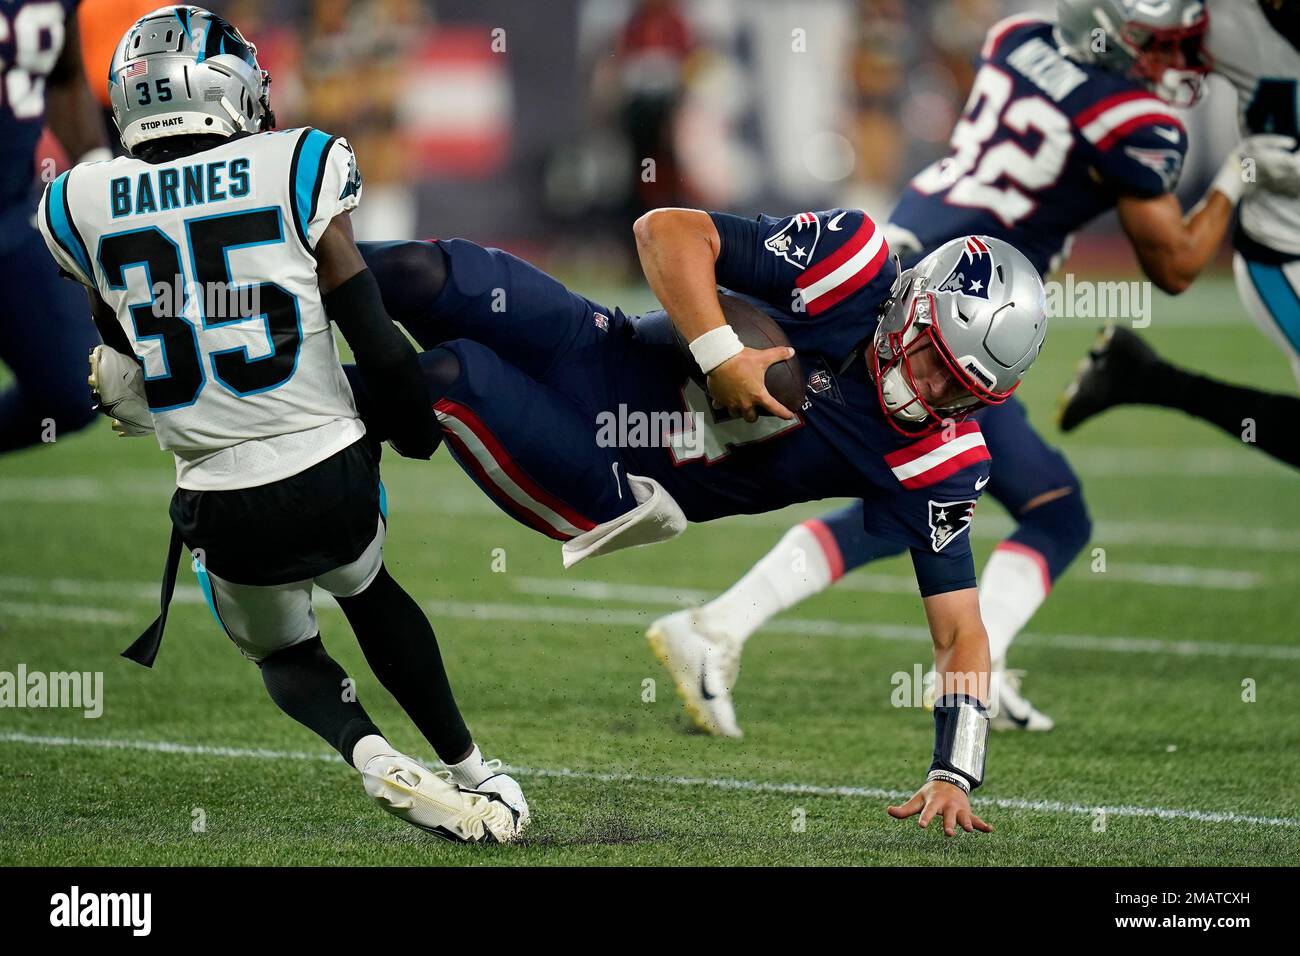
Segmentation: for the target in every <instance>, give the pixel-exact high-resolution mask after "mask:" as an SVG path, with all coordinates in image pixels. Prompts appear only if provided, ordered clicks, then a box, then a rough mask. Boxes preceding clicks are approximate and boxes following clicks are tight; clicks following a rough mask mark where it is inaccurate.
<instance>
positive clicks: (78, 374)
mask: <svg viewBox="0 0 1300 956" xmlns="http://www.w3.org/2000/svg"><path fill="white" fill-rule="evenodd" d="M21 228H22V229H23V231H24V232H25V233H26V235H24V236H23V237H22V238H21V239H20V240H19V241H18V242H17V243H15V244H14V245H13V246H12V247H10V248H9V249H7V250H4V251H3V252H0V361H3V362H4V364H5V365H7V366H8V367H9V371H10V372H12V373H13V376H14V379H15V381H14V382H11V383H10V384H9V385H8V386H6V387H5V388H4V389H3V390H0V452H6V451H11V450H13V449H15V448H25V447H26V446H28V445H35V444H39V443H40V442H41V441H42V440H45V438H46V437H47V436H48V435H49V434H50V432H49V431H48V430H47V423H48V422H53V423H54V425H53V432H52V434H53V437H55V438H62V437H63V436H65V435H69V434H71V433H72V432H75V431H77V430H78V429H80V428H84V427H85V426H86V425H87V424H89V423H90V420H91V419H92V418H93V417H94V414H95V413H94V412H93V411H92V410H91V407H90V406H91V399H90V390H89V388H87V386H86V374H87V365H86V356H87V355H88V354H89V353H90V350H91V349H92V348H94V347H95V346H96V345H98V344H99V334H98V333H97V332H96V331H95V326H94V324H93V323H92V322H91V320H90V308H89V305H88V304H87V302H86V294H85V291H84V290H83V289H82V288H81V287H80V286H79V285H78V284H77V283H75V282H72V281H71V280H68V279H64V278H61V277H60V276H59V273H58V269H57V268H56V267H55V265H54V260H53V259H51V258H50V253H49V250H47V249H46V248H45V243H44V242H43V241H42V240H41V236H40V234H39V233H38V232H36V230H34V229H32V228H31V227H30V226H28V225H27V224H26V223H25V222H23V224H22V226H21Z"/></svg>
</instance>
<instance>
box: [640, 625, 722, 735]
mask: <svg viewBox="0 0 1300 956" xmlns="http://www.w3.org/2000/svg"><path fill="white" fill-rule="evenodd" d="M645 636H646V640H647V641H649V642H650V648H651V650H653V651H654V654H655V657H657V658H659V663H661V664H663V665H664V667H666V668H668V673H670V674H671V675H672V678H673V683H674V684H676V685H677V693H678V695H679V696H680V697H681V698H682V702H683V703H684V704H685V706H686V713H687V715H689V716H690V718H691V723H693V724H694V725H695V726H696V727H697V728H699V729H700V730H702V731H704V732H705V733H706V734H713V735H714V736H716V737H743V736H744V734H743V733H742V732H741V730H740V725H739V724H737V723H736V708H735V705H733V704H732V702H731V692H732V690H734V689H735V686H736V681H737V680H739V678H740V648H741V642H740V641H738V640H736V639H735V638H733V637H728V636H726V635H715V634H709V633H706V632H705V631H704V630H703V629H702V628H701V627H700V626H699V625H698V623H697V622H696V620H695V611H693V610H691V609H689V608H688V609H687V610H685V611H677V612H676V613H675V614H669V615H668V616H667V617H661V618H659V620H657V621H655V622H654V623H653V624H651V625H650V628H649V629H648V630H647V631H646V634H645Z"/></svg>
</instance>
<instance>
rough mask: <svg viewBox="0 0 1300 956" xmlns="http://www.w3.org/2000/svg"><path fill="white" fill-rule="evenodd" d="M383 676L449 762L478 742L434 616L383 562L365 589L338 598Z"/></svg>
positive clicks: (368, 657) (369, 658)
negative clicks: (445, 661)
mask: <svg viewBox="0 0 1300 956" xmlns="http://www.w3.org/2000/svg"><path fill="white" fill-rule="evenodd" d="M336 600H337V601H338V602H339V607H341V608H342V609H343V613H344V614H345V615H346V616H347V619H348V623H349V624H351V625H352V630H353V631H355V632H356V635H357V641H358V643H360V644H361V650H362V652H363V653H364V654H365V655H366V660H367V661H368V662H369V663H370V669H371V670H373V671H374V672H375V676H376V677H378V678H379V682H380V683H381V684H383V685H384V687H385V688H386V689H387V690H388V692H389V693H390V694H392V695H393V697H394V698H396V700H397V703H398V704H400V705H401V707H402V710H404V711H406V713H407V716H409V717H410V718H411V720H412V721H413V722H414V723H415V726H416V727H418V728H420V733H422V734H424V736H425V737H426V738H427V739H428V741H429V743H430V744H432V745H433V749H434V751H435V752H437V754H438V757H439V759H441V760H442V761H443V762H444V763H455V762H456V761H458V760H461V759H462V758H463V757H464V756H465V755H466V754H467V753H468V752H469V751H470V749H471V747H473V740H472V738H471V737H470V734H469V729H468V728H467V727H466V726H465V721H464V720H463V719H462V718H461V716H460V710H459V709H458V708H457V707H456V698H455V697H454V696H452V692H451V684H450V683H449V682H448V680H447V672H446V670H445V669H444V668H443V666H442V655H441V654H440V653H439V652H438V639H437V638H436V637H434V634H433V627H432V625H430V624H429V619H428V618H427V617H425V616H424V612H423V611H421V610H420V605H418V604H416V603H415V600H414V599H413V598H412V597H411V596H410V595H409V594H407V593H406V592H405V591H403V590H402V587H401V585H399V584H398V583H397V582H396V581H394V580H393V578H392V577H391V576H390V575H389V573H388V569H387V568H380V569H379V575H378V576H377V577H376V578H375V580H374V581H373V582H372V583H371V585H370V587H368V588H366V589H365V590H364V591H362V592H361V593H360V594H358V595H356V596H354V597H349V598H337V599H336Z"/></svg>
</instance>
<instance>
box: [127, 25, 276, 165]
mask: <svg viewBox="0 0 1300 956" xmlns="http://www.w3.org/2000/svg"><path fill="white" fill-rule="evenodd" d="M270 85H271V77H270V75H269V74H267V72H266V71H265V70H263V69H262V68H261V67H259V66H258V65H257V48H256V47H255V46H253V44H251V43H249V42H248V41H247V40H245V39H244V38H243V36H242V35H240V32H239V31H238V30H236V29H235V27H234V26H233V25H231V24H230V23H228V22H226V21H225V20H223V19H222V18H221V17H219V16H217V15H216V14H215V13H211V12H209V11H207V10H204V9H203V8H202V7H191V6H173V7H160V8H159V9H157V10H154V11H153V12H152V13H147V14H145V15H144V16H143V17H141V18H140V19H139V20H137V21H136V22H135V23H134V24H132V25H131V28H130V29H129V30H127V31H126V33H125V34H124V35H123V37H122V39H121V41H120V42H119V43H118V45H117V52H116V53H114V54H113V63H112V66H110V67H109V71H108V97H109V101H110V102H111V104H112V106H113V122H114V123H115V124H116V125H117V131H118V133H119V134H121V137H122V145H123V146H125V147H126V148H127V151H128V152H131V153H134V152H135V150H136V148H137V147H138V146H139V145H140V144H141V143H147V142H149V141H150V140H155V139H162V138H163V137H167V136H185V135H193V134H196V133H197V134H202V133H207V134H214V135H217V136H234V135H235V134H236V133H241V132H246V133H256V132H258V131H259V130H263V129H272V128H274V126H275V114H274V113H272V112H271V105H270V101H269V90H270Z"/></svg>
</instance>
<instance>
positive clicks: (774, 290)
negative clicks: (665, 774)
mask: <svg viewBox="0 0 1300 956" xmlns="http://www.w3.org/2000/svg"><path fill="white" fill-rule="evenodd" d="M635 231H636V238H637V244H638V249H639V251H640V254H641V261H642V265H643V268H644V271H645V274H646V277H647V279H648V280H649V283H650V286H651V288H652V289H653V290H654V292H655V293H656V295H657V296H658V298H659V300H660V302H661V303H662V305H663V306H664V310H663V311H660V312H655V313H650V314H647V315H644V316H627V315H624V314H623V312H621V311H620V310H617V309H608V308H605V307H603V306H601V305H599V304H597V303H595V302H592V301H591V300H589V299H586V298H584V297H582V296H580V295H577V294H575V293H573V292H570V291H569V290H567V289H566V288H565V287H564V286H563V285H561V284H560V283H559V282H557V281H556V280H555V279H553V278H551V277H550V276H548V275H546V274H545V273H543V272H541V271H539V270H538V269H536V268H534V267H533V266H531V265H529V264H528V263H526V262H523V261H522V260H520V259H517V258H515V257H514V256H511V255H509V254H507V253H505V252H502V251H501V250H497V249H485V248H483V247H481V246H478V245H475V244H474V243H471V242H467V241H465V240H460V239H452V240H440V241H437V242H429V243H421V242H399V243H378V244H368V243H362V244H360V246H361V249H362V254H363V256H364V257H365V259H366V262H367V264H368V265H369V266H370V268H371V270H372V271H373V272H374V273H375V275H376V276H377V277H378V279H379V282H380V286H381V288H382V290H383V294H384V302H385V306H386V308H387V309H388V311H389V313H390V314H391V315H392V316H393V318H395V319H397V320H398V321H400V322H401V323H402V324H403V325H404V326H405V327H406V328H407V330H408V331H410V332H411V333H412V335H414V337H415V338H416V339H417V340H418V341H419V342H420V344H421V345H422V346H424V347H425V348H426V349H428V351H426V352H425V353H424V354H423V355H422V357H421V361H422V363H423V365H424V368H425V372H426V378H427V380H428V383H429V387H430V391H431V394H432V396H433V397H434V400H435V404H434V407H435V410H436V412H437V417H438V421H439V424H440V426H441V429H442V432H443V435H444V436H445V437H446V439H447V444H448V445H449V447H450V450H451V452H452V454H453V455H454V457H455V458H456V460H457V461H458V462H459V463H460V464H461V466H462V468H464V470H465V471H466V472H467V473H468V474H469V475H470V477H471V478H472V479H473V480H474V481H475V482H476V483H477V484H478V485H479V487H480V488H481V489H482V490H483V491H484V492H485V493H486V494H487V495H488V496H489V497H491V498H492V499H493V500H494V501H495V502H496V503H497V504H498V505H499V506H500V507H501V508H502V510H504V511H505V512H506V513H507V514H509V515H511V516H512V517H514V518H515V519H516V520H518V521H519V522H521V523H522V524H524V525H526V526H528V527H531V528H533V529H535V530H538V531H540V532H542V533H544V534H547V535H549V536H551V537H553V538H556V539H558V540H561V541H563V542H564V544H563V555H564V562H565V565H566V567H567V566H571V565H572V564H574V563H576V562H577V561H580V560H582V559H584V558H586V557H589V556H594V555H600V554H604V553H608V552H610V551H614V550H617V549H620V548H626V547H631V546H636V545H642V544H649V543H653V542H656V541H661V540H665V539H667V538H671V537H673V536H675V535H677V534H679V533H680V532H681V531H682V530H683V529H684V527H685V525H686V523H687V522H691V521H708V520H711V519H713V518H719V517H723V516H726V515H735V514H750V513H758V512H764V511H771V510H774V509H777V508H781V507H784V506H786V505H789V504H792V503H795V502H800V501H809V500H813V499H818V498H826V497H842V496H847V495H852V496H856V497H861V498H863V499H865V506H864V508H863V509H862V512H861V520H862V521H863V522H864V525H865V527H866V528H867V529H868V531H869V533H870V535H871V536H872V538H873V539H874V540H879V541H887V542H889V543H890V546H891V547H896V548H901V549H904V550H910V551H911V554H912V559H913V564H914V566H915V569H916V575H917V581H918V584H919V587H920V591H921V594H922V596H923V598H924V603H925V609H926V615H927V618H928V620H929V622H930V627H931V631H932V634H933V636H934V644H935V661H936V668H937V671H938V672H939V673H941V674H943V675H944V683H943V686H942V688H941V690H940V694H939V700H938V702H937V705H936V708H935V720H936V748H935V755H934V762H933V764H932V765H931V771H930V774H929V776H928V778H927V781H926V784H925V785H924V787H922V789H921V790H920V791H918V793H917V794H916V796H915V797H913V799H912V800H910V801H908V803H907V804H906V805H904V806H903V807H898V808H892V809H891V813H893V814H894V815H895V816H899V817H906V816H911V815H913V814H918V813H919V814H920V815H921V822H922V823H923V824H928V823H929V821H930V819H931V818H933V817H934V816H935V815H936V814H939V815H941V816H942V818H943V821H944V828H945V831H946V832H947V833H949V834H950V835H951V834H952V833H953V832H954V829H955V828H956V827H958V826H960V827H962V828H964V829H966V830H968V831H969V830H971V829H981V830H987V829H988V827H987V825H986V824H984V823H983V822H982V821H981V820H979V819H978V818H977V817H975V816H973V815H972V814H971V813H970V808H969V803H968V799H967V794H968V793H969V791H970V789H972V788H973V787H974V786H977V785H978V784H979V782H980V780H981V779H982V772H983V771H982V767H983V751H984V740H985V735H986V733H987V725H988V720H987V715H986V713H985V710H984V706H983V699H984V689H983V684H984V682H985V681H986V678H987V666H988V658H987V645H986V637H985V633H984V627H983V625H982V623H981V621H980V612H979V602H978V598H977V592H976V588H975V569H974V561H973V558H972V555H971V550H970V541H969V534H968V533H967V532H968V528H969V526H970V521H971V518H972V514H973V511H974V508H975V505H976V502H977V501H978V499H979V494H980V489H981V488H982V487H983V486H984V484H985V483H986V482H987V481H988V476H989V453H988V449H987V447H986V446H985V443H984V439H983V437H982V436H981V434H980V429H979V426H978V425H977V424H976V423H975V422H973V421H968V420H966V416H967V415H968V414H969V413H970V412H971V411H973V410H975V409H976V408H979V407H981V406H984V405H994V404H998V403H1001V402H1004V401H1005V400H1006V399H1007V398H1008V397H1009V396H1010V394H1011V392H1012V391H1013V390H1014V389H1015V388H1016V386H1017V385H1018V384H1019V382H1020V377H1021V375H1023V373H1024V372H1025V370H1027V369H1028V367H1029V366H1030V364H1031V363H1032V362H1033V360H1034V359H1035V358H1036V357H1037V355H1038V353H1039V350H1040V349H1041V347H1042V343H1043V338H1044V336H1045V334H1046V317H1045V311H1046V308H1045V298H1044V290H1043V285H1042V281H1041V279H1040V278H1039V276H1038V273H1037V270H1036V269H1035V268H1034V267H1033V265H1032V264H1030V262H1029V261H1028V260H1027V259H1025V257H1024V256H1022V255H1021V254H1020V253H1019V252H1017V251H1016V250H1015V249H1014V248H1013V247H1011V246H1010V245H1008V244H1007V243H1005V242H1002V241H1000V240H997V239H992V238H985V237H978V236H972V237H963V238H961V239H958V240H955V241H953V242H950V243H948V244H946V245H944V246H943V247H941V248H940V249H938V250H936V251H935V252H934V253H933V254H931V255H930V256H928V257H926V258H925V259H924V260H922V261H921V262H920V263H919V264H917V266H916V267H915V268H913V269H909V270H907V271H904V272H902V273H900V272H899V270H898V268H897V265H896V262H895V261H893V260H891V258H890V255H889V248H888V244H887V243H886V242H885V239H884V235H883V233H882V231H881V230H880V229H879V228H878V227H877V226H876V224H875V223H873V222H872V221H871V220H870V219H869V218H868V217H867V216H865V215H864V214H863V213H862V212H860V211H857V210H847V209H836V210H831V211H827V212H818V213H802V214H800V215H797V216H794V217H789V218H784V219H774V218H771V217H767V216H760V217H758V218H756V219H743V218H739V217H736V216H731V215H727V214H722V213H707V212H702V211H698V210H691V209H661V210H655V211H653V212H651V213H648V214H647V215H646V216H644V217H642V218H641V219H640V220H639V221H638V222H637V224H636V230H635ZM719 286H721V287H722V289H723V292H722V294H724V295H733V296H738V297H740V298H742V299H744V300H745V301H747V302H748V303H750V304H751V305H753V306H754V307H756V308H758V309H759V310H761V311H762V312H764V313H765V314H766V315H767V316H769V317H770V318H772V319H774V320H775V321H776V323H777V324H778V325H779V326H780V328H781V330H782V331H783V332H784V333H785V334H786V336H787V337H788V338H789V341H790V343H791V345H792V346H793V352H794V353H796V354H797V355H798V358H799V360H800V363H801V366H802V371H803V374H804V375H805V377H806V379H807V381H808V383H809V384H808V387H807V389H806V392H805V399H804V401H803V403H802V405H800V407H798V408H793V409H791V408H785V407H783V406H781V405H780V404H779V403H778V402H777V400H776V399H775V398H773V397H772V395H770V394H769V393H768V391H767V389H766V387H765V385H764V375H765V372H766V370H767V368H768V367H769V366H770V365H772V364H773V363H774V362H778V361H782V360H784V359H786V358H789V357H790V355H791V350H790V349H787V348H785V347H784V346H782V347H777V348H769V349H763V350H756V349H748V348H743V347H742V346H741V344H740V341H739V339H738V337H737V335H736V333H735V332H734V331H733V330H732V329H731V328H730V327H729V326H728V325H727V324H726V322H725V320H724V317H723V311H722V306H721V304H720V302H719ZM674 330H675V331H674ZM678 335H680V337H681V338H682V339H683V340H685V341H686V342H688V343H689V349H690V355H691V356H692V359H693V364H694V365H695V366H696V368H694V369H692V368H691V367H690V366H689V365H688V364H687V361H686V359H685V357H684V355H683V352H682V350H681V349H679V348H678V346H677V345H676V342H675V338H676V336H678ZM701 380H705V381H706V382H707V391H706V389H705V387H704V386H702V385H701V384H700V382H701ZM353 387H354V390H355V391H356V393H357V399H358V403H359V408H360V409H361V413H362V415H363V417H366V419H367V425H368V428H369V429H371V431H372V433H373V434H374V435H375V436H376V437H382V435H383V431H384V424H383V422H382V421H378V420H376V416H374V415H373V414H372V413H371V412H370V410H369V409H368V400H367V396H366V391H365V387H364V383H362V382H360V381H359V380H358V379H357V378H355V377H354V378H353ZM615 423H616V425H617V427H613V426H614V425H615ZM656 651H657V652H658V653H659V654H660V656H661V657H662V658H665V659H667V658H668V657H669V654H670V653H671V652H672V649H670V648H668V647H666V646H661V647H657V648H656ZM703 663H704V662H703V661H701V660H692V661H690V662H689V664H688V667H689V672H690V678H689V679H690V680H691V681H693V682H695V684H696V686H698V682H699V679H700V674H701V670H700V668H701V666H702V665H703ZM675 677H677V678H678V679H679V680H687V679H688V678H687V677H686V676H685V674H684V673H675ZM963 755H965V756H963Z"/></svg>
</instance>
